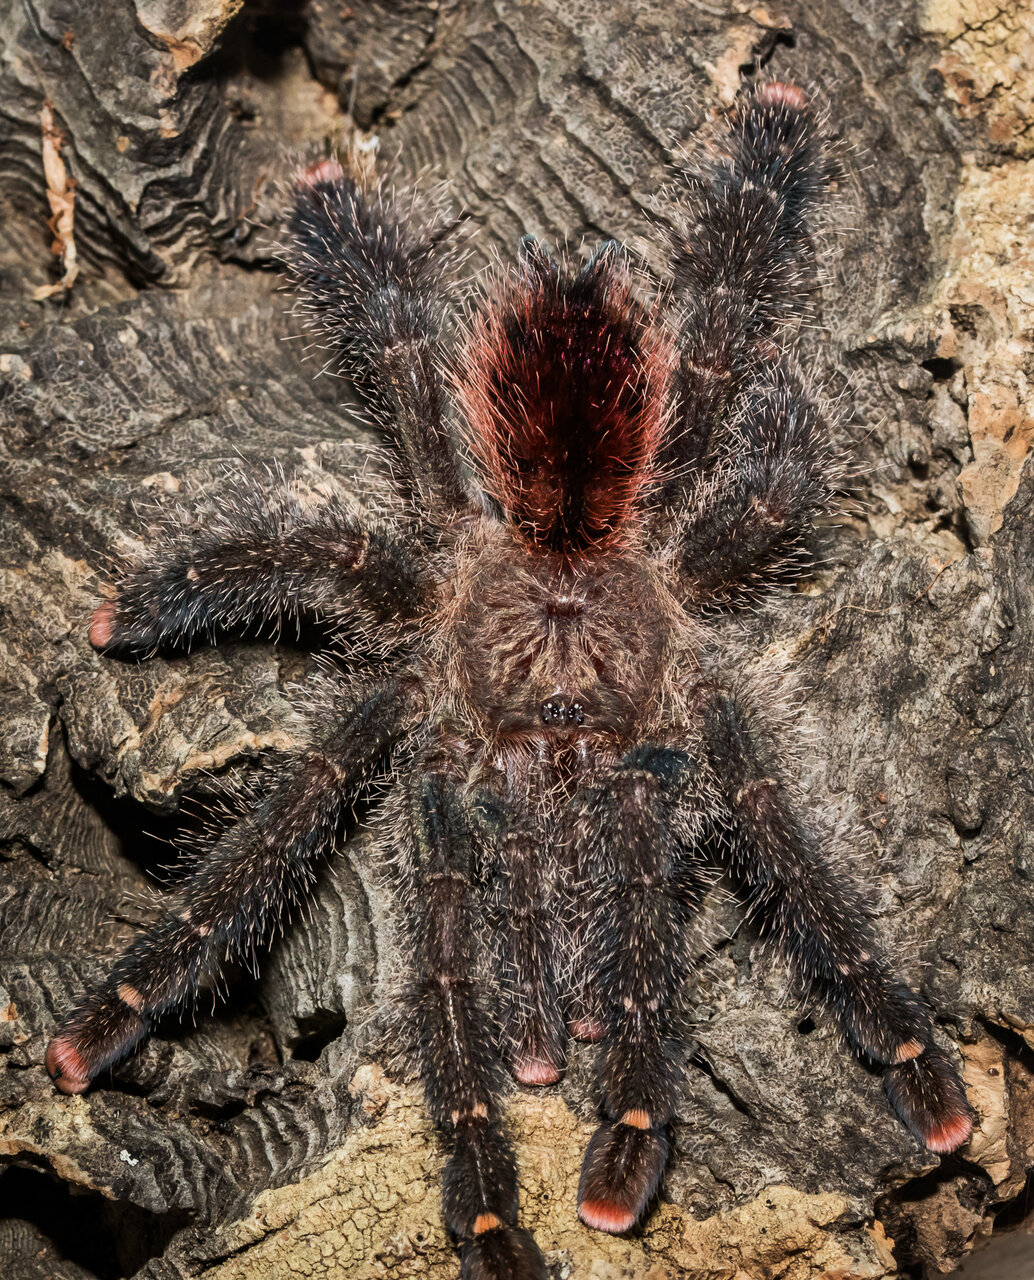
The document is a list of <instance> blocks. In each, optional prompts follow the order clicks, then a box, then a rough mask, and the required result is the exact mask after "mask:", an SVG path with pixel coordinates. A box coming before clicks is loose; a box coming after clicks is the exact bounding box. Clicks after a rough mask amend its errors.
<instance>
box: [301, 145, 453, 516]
mask: <svg viewBox="0 0 1034 1280" xmlns="http://www.w3.org/2000/svg"><path fill="white" fill-rule="evenodd" d="M284 264H285V266H286V268H287V272H288V276H289V278H290V280H291V282H292V283H293V284H294V285H295V287H296V288H297V290H298V292H299V294H300V296H301V301H302V309H303V310H304V311H305V312H307V313H308V315H309V316H310V317H311V318H312V320H313V321H314V322H315V326H316V327H317V329H318V330H319V332H320V334H321V336H322V337H323V338H324V339H325V340H326V342H327V345H329V346H330V348H331V349H332V350H333V351H334V352H335V353H336V356H337V358H338V361H339V364H340V367H341V368H342V369H343V370H344V371H345V372H346V373H348V374H349V375H350V376H351V377H353V378H354V379H355V381H356V383H357V384H358V385H359V386H360V388H361V389H362V390H363V391H364V393H365V394H366V396H367V399H368V400H369V402H370V403H371V405H372V407H373V408H374V410H375V411H376V412H377V414H378V417H379V418H380V420H381V424H382V425H383V427H384V428H385V430H386V431H387V433H388V434H389V436H390V438H391V439H392V440H393V441H394V443H395V444H396V445H397V446H398V448H399V452H400V455H401V459H400V460H401V462H402V464H403V470H404V472H405V474H404V476H402V475H399V476H398V477H397V480H398V483H399V487H400V488H401V489H402V491H403V493H404V494H405V495H406V496H407V497H408V496H412V495H414V494H415V495H417V496H418V497H419V498H420V500H421V505H422V507H423V509H424V511H425V512H427V513H433V514H434V515H435V516H436V517H437V518H440V519H443V520H448V519H450V518H453V517H455V516H457V515H462V514H463V513H467V512H469V511H470V510H471V509H472V490H471V488H470V485H469V483H468V481H467V479H466V476H465V473H464V468H463V465H462V463H461V461H460V455H459V450H458V446H457V443H456V441H455V439H454V438H453V436H452V432H451V429H450V427H449V421H448V416H449V415H448V410H447V405H446V396H445V392H444V388H443V385H442V378H441V375H440V373H439V368H438V366H439V361H440V357H441V355H442V335H443V331H444V328H445V322H446V316H445V305H444V284H443V281H444V277H445V274H446V269H447V267H448V265H449V263H448V254H447V253H446V252H445V251H444V250H443V246H442V241H441V237H440V236H439V235H438V234H436V233H435V230H434V228H433V227H432V226H429V225H427V223H426V221H424V220H422V219H421V218H420V216H419V212H418V210H417V209H416V208H413V209H410V210H408V211H407V212H406V214H405V216H403V212H402V210H400V209H399V208H397V207H396V203H395V201H394V200H393V198H392V196H391V193H390V191H389V189H388V188H387V187H386V186H385V185H384V184H368V183H366V182H365V181H363V180H362V179H361V178H360V177H358V176H357V175H355V174H351V173H347V172H346V171H345V170H344V169H343V168H342V166H341V164H340V163H339V162H338V161H337V160H332V159H326V160H322V161H319V162H318V163H316V164H314V165H312V166H310V168H309V169H307V170H306V171H305V172H303V173H302V174H301V175H300V176H299V179H298V182H297V185H296V188H295V203H294V209H293V212H292V217H291V223H290V237H289V240H288V244H287V248H286V251H285V255H284Z"/></svg>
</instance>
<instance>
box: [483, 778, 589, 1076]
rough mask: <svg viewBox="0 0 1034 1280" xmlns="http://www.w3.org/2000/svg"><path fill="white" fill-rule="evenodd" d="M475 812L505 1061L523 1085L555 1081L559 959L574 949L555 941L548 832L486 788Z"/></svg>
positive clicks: (561, 1046) (560, 1026) (562, 1055)
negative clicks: (545, 842) (481, 845)
mask: <svg viewBox="0 0 1034 1280" xmlns="http://www.w3.org/2000/svg"><path fill="white" fill-rule="evenodd" d="M472 810H473V812H474V814H475V821H476V823H477V826H478V830H479V833H480V836H481V839H482V840H483V842H484V845H485V849H486V861H487V866H488V872H489V908H490V910H491V913H492V918H493V929H494V933H495V939H496V942H495V962H496V977H497V980H498V983H499V991H500V1010H499V1021H500V1023H501V1026H502V1034H503V1043H504V1047H505V1053H506V1057H507V1059H508V1060H509V1062H510V1064H511V1069H512V1071H513V1074H514V1076H515V1078H516V1079H517V1080H519V1081H520V1083H521V1084H527V1085H545V1084H554V1083H555V1082H556V1081H557V1080H559V1078H560V1074H561V1072H562V1071H563V1069H564V1066H565V1064H566V1060H567V1054H566V1049H565V1041H566V1038H567V1032H566V1029H565V1026H564V1020H563V1013H562V1009H561V1003H560V994H559V991H558V987H557V978H556V963H555V958H556V957H557V956H558V955H559V956H562V955H564V954H565V953H566V952H568V951H569V950H570V948H569V947H565V946H564V945H563V943H562V941H561V940H560V938H559V937H558V935H559V934H560V933H561V932H562V931H563V929H564V923H563V921H562V920H561V919H560V918H559V917H560V914H561V904H560V903H559V901H558V899H557V894H556V891H555V886H554V885H553V884H552V879H553V877H552V876H551V875H550V874H549V868H548V867H547V862H548V853H549V851H547V850H546V849H545V848H544V847H543V833H542V832H541V831H538V832H536V831H534V830H533V828H532V825H531V823H530V821H528V820H527V819H524V818H522V815H521V814H519V813H518V812H517V810H516V808H515V807H514V806H513V805H512V804H510V803H508V802H507V800H506V798H505V797H504V796H502V795H500V794H498V793H496V792H495V791H493V790H492V789H490V788H489V787H488V786H481V787H479V788H478V789H477V790H476V791H475V792H474V795H473V797H472Z"/></svg>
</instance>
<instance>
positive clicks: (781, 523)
mask: <svg viewBox="0 0 1034 1280" xmlns="http://www.w3.org/2000/svg"><path fill="white" fill-rule="evenodd" d="M828 436H829V427H828V424H827V423H826V422H825V421H824V420H823V418H822V415H821V414H820V413H819V411H818V408H817V407H816V405H815V404H814V403H813V402H812V401H811V400H810V399H809V397H808V396H807V394H806V393H805V391H804V388H803V387H802V385H801V381H800V377H799V375H798V374H797V373H796V372H795V371H794V370H793V369H792V368H791V367H790V365H789V364H788V363H787V362H786V361H785V360H784V359H773V360H767V361H766V362H764V363H763V364H762V365H761V368H760V369H759V371H758V373H757V374H756V375H755V376H754V377H752V378H751V379H750V380H749V381H746V382H745V384H744V386H743V387H742V389H741V391H740V394H739V396H738V398H737V401H736V410H735V414H734V415H733V420H732V424H731V425H730V427H729V428H728V431H727V439H726V442H725V449H724V452H723V456H722V457H721V458H720V459H719V460H717V462H716V465H715V469H714V471H713V473H712V475H711V476H710V477H709V479H708V481H707V482H705V483H701V484H699V485H697V486H696V487H695V489H694V490H693V491H692V492H691V494H690V497H689V501H688V503H687V505H686V507H685V509H684V510H683V512H682V514H681V516H680V518H679V526H678V570H679V577H680V582H681V587H682V592H681V594H682V596H683V598H684V599H685V600H686V601H687V602H688V603H691V604H694V605H726V604H730V603H736V602H738V601H740V600H742V599H745V598H749V597H750V595H751V594H752V592H754V591H756V590H757V588H758V587H759V586H761V585H764V584H766V583H772V582H774V581H777V580H778V579H779V578H780V577H785V576H786V575H787V573H788V572H789V571H792V570H793V569H794V568H795V567H796V565H797V564H798V563H799V562H800V559H801V555H802V552H803V551H804V546H803V539H804V535H805V534H806V533H807V532H808V530H809V529H810V528H811V525H812V522H813V521H814V519H815V517H816V516H817V515H818V514H819V513H820V512H821V511H822V510H823V509H824V508H825V507H826V506H827V505H828V503H829V501H830V498H831V496H832V491H833V485H832V477H833V466H832V462H831V458H830V449H829V439H828Z"/></svg>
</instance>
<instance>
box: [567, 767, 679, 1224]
mask: <svg viewBox="0 0 1034 1280" xmlns="http://www.w3.org/2000/svg"><path fill="white" fill-rule="evenodd" d="M696 772H697V771H696V770H695V769H694V767H693V764H692V762H691V760H690V757H689V756H688V755H687V753H686V752H684V751H679V750H674V749H670V748H667V747H663V746H658V745H653V744H644V745H642V746H639V747H637V748H636V749H635V750H634V751H632V752H631V753H629V755H627V756H626V757H625V759H624V760H623V761H622V762H621V763H620V764H618V765H616V766H615V767H613V768H612V769H611V770H608V772H607V774H606V776H605V777H604V778H603V779H601V781H600V782H599V783H598V784H593V785H591V786H589V787H587V788H586V789H585V790H584V791H583V793H582V795H581V797H580V800H579V808H580V812H581V822H580V832H579V857H580V859H581V861H582V863H583V872H584V879H586V880H588V881H590V882H591V883H592V885H593V890H592V910H591V913H590V950H589V960H590V962H591V963H592V965H593V966H594V968H596V969H597V971H598V973H599V975H600V984H599V986H600V993H601V997H602V1006H603V1008H602V1012H603V1022H604V1027H605V1031H606V1039H605V1042H604V1045H603V1053H602V1083H603V1107H604V1110H605V1111H606V1113H607V1114H608V1116H609V1117H610V1122H608V1123H605V1124H602V1125H601V1126H600V1127H599V1128H598V1129H597V1130H596V1132H595V1133H594V1134H593V1136H592V1138H591V1140H590V1142H589V1146H588V1149H587V1151H586V1153H585V1160H584V1163H583V1165H582V1175H581V1180H580V1182H579V1185H578V1213H579V1215H580V1217H581V1218H582V1220H583V1222H585V1223H586V1224H587V1225H588V1226H590V1227H595V1228H597V1229H598V1230H602V1231H612V1232H621V1231H627V1230H628V1229H629V1228H631V1227H632V1226H634V1225H635V1224H636V1222H638V1221H639V1219H640V1218H641V1217H642V1215H643V1212H644V1210H645V1208H646V1206H647V1204H648V1203H649V1201H650V1200H651V1198H652V1197H653V1195H654V1193H655V1191H656V1190H657V1187H658V1185H659V1183H660V1180H661V1176H662V1174H663V1172H664V1166H665V1163H666V1161H667V1158H668V1153H669V1141H668V1134H667V1126H668V1123H669V1122H670V1121H671V1119H672V1118H673V1116H674V1114H675V1109H676V1106H677V1102H678V1096H679V1083H680V1081H679V1069H678V1065H677V1061H676V1057H675V1052H674V1044H673V1040H672V1029H671V1018H672V1010H673V1006H674V1004H675V1001H676V998H677V996H678V994H679V991H680V988H681V986H682V984H683V982H684V980H685V978H686V976H687V974H688V971H689V956H688V949H687V946H686V938H687V930H688V925H689V922H690V919H691V916H692V913H693V910H694V908H695V907H696V905H697V904H698V901H699V882H698V881H696V880H695V879H694V877H693V875H692V874H691V870H690V868H689V866H688V864H687V862H686V858H685V854H684V851H683V848H682V842H681V840H680V839H679V837H678V835H677V832H678V831H679V830H680V829H681V828H680V827H679V820H680V816H681V817H682V819H683V820H684V818H685V815H686V814H687V813H690V812H692V811H693V810H698V811H699V810H700V809H701V808H702V806H701V805H700V802H699V799H697V800H696V801H694V799H693V797H692V789H691V784H692V780H693V778H694V776H695V774H696ZM687 784H689V785H687ZM680 810H681V814H680Z"/></svg>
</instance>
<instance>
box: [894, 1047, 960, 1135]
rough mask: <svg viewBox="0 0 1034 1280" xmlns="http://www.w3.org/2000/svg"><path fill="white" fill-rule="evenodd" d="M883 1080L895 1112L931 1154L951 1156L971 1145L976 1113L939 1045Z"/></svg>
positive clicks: (927, 1050) (902, 1063)
mask: <svg viewBox="0 0 1034 1280" xmlns="http://www.w3.org/2000/svg"><path fill="white" fill-rule="evenodd" d="M883 1080H884V1084H885V1086H886V1089H887V1096H888V1097H889V1098H890V1101H891V1103H892V1105H893V1107H894V1110H895V1111H896V1112H897V1113H898V1115H899V1116H900V1117H901V1119H902V1120H903V1121H904V1122H905V1124H907V1125H908V1127H909V1128H910V1129H911V1130H912V1132H913V1133H914V1134H915V1136H916V1137H917V1138H918V1139H919V1141H920V1142H922V1143H923V1145H924V1146H926V1147H927V1148H928V1149H929V1150H930V1151H935V1152H937V1154H938V1155H947V1154H948V1152H950V1151H955V1150H957V1148H959V1147H961V1146H962V1145H963V1144H964V1143H966V1142H968V1141H969V1138H970V1135H971V1134H972V1132H973V1110H972V1108H971V1107H970V1105H969V1102H968V1101H967V1100H966V1092H965V1090H964V1089H963V1087H962V1081H961V1080H960V1079H959V1077H958V1074H957V1073H956V1071H955V1068H954V1067H953V1066H952V1063H951V1059H950V1058H949V1057H948V1055H947V1054H946V1053H945V1052H944V1051H943V1050H941V1049H939V1048H938V1047H937V1045H934V1044H931V1045H928V1046H927V1047H926V1048H925V1049H924V1050H923V1052H922V1053H921V1054H920V1055H919V1056H918V1057H915V1058H909V1059H908V1060H907V1061H905V1062H900V1063H898V1064H896V1065H895V1066H892V1067H887V1069H886V1070H885V1071H884V1073H883Z"/></svg>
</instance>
